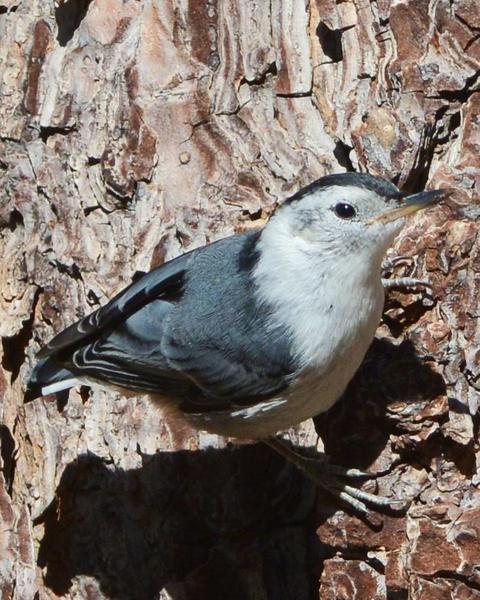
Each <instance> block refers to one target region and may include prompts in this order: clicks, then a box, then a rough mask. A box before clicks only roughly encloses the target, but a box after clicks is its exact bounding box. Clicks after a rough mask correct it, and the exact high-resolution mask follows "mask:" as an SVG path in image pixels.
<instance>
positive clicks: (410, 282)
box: [382, 256, 432, 290]
mask: <svg viewBox="0 0 480 600" xmlns="http://www.w3.org/2000/svg"><path fill="white" fill-rule="evenodd" d="M402 263H403V264H404V265H407V266H409V265H410V267H411V266H412V264H411V263H412V259H411V258H410V257H408V256H396V257H395V258H392V259H389V260H386V261H385V262H384V263H383V265H382V266H383V269H382V270H383V271H384V272H385V271H393V269H394V268H395V267H396V266H397V265H399V264H402ZM382 284H383V287H384V288H385V289H386V290H389V289H392V288H407V289H408V288H412V289H416V288H427V289H432V284H431V283H430V282H429V281H427V280H426V279H417V278H415V277H392V278H385V277H382Z"/></svg>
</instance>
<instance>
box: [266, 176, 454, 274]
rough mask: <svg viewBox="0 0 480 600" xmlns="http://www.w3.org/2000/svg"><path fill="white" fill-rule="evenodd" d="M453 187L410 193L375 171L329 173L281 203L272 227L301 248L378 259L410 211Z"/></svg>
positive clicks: (312, 252)
mask: <svg viewBox="0 0 480 600" xmlns="http://www.w3.org/2000/svg"><path fill="white" fill-rule="evenodd" d="M450 193H451V190H432V191H424V192H420V193H417V194H413V195H407V194H405V193H402V192H400V191H399V190H398V189H397V188H396V187H395V186H394V185H393V184H392V183H390V182H388V181H385V180H384V179H380V178H378V177H373V176H372V175H367V174H364V173H341V174H334V175H327V176H325V177H322V178H321V179H318V180H317V181H315V182H313V183H311V184H310V185H308V186H307V187H305V188H303V189H302V190H300V191H299V192H297V193H296V194H295V195H294V196H292V197H291V198H289V199H288V200H286V201H285V202H284V203H283V204H282V206H281V207H280V208H279V209H278V210H277V212H276V213H275V215H274V217H273V218H272V220H271V224H272V233H274V231H273V230H274V229H275V230H276V231H275V233H276V234H280V236H283V235H286V236H288V237H289V238H290V240H291V241H292V242H293V244H294V245H295V249H296V251H298V252H304V253H306V254H310V255H314V254H316V253H318V254H319V255H321V256H325V255H328V254H332V255H334V256H336V257H339V258H340V257H347V258H348V257H353V256H355V257H357V258H361V259H363V260H366V261H374V262H380V261H381V259H382V257H383V256H384V254H385V252H386V250H387V248H388V247H389V246H390V245H391V244H392V242H393V239H394V238H395V236H396V235H397V233H398V232H399V231H400V229H401V228H402V226H403V225H404V223H405V217H406V216H407V215H408V214H410V213H413V212H415V211H417V210H419V209H422V208H424V207H426V206H428V205H429V204H432V203H434V202H437V201H439V200H441V199H443V198H445V197H447V196H448V195H450ZM275 233H274V235H275ZM280 236H279V237H280Z"/></svg>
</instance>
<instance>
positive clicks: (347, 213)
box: [333, 202, 357, 219]
mask: <svg viewBox="0 0 480 600" xmlns="http://www.w3.org/2000/svg"><path fill="white" fill-rule="evenodd" d="M333 212H334V213H335V214H336V215H337V217H340V218H341V219H351V218H352V217H354V216H355V215H356V214H357V211H356V210H355V209H354V208H353V206H352V205H351V204H347V203H346V202H339V203H338V204H335V206H334V207H333Z"/></svg>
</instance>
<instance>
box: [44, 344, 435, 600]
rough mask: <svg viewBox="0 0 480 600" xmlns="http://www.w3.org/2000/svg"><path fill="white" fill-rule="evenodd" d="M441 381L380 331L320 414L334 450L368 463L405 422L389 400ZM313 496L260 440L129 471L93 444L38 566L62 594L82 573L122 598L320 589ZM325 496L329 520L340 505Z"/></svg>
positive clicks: (64, 489)
mask: <svg viewBox="0 0 480 600" xmlns="http://www.w3.org/2000/svg"><path fill="white" fill-rule="evenodd" d="M443 391H444V386H443V381H442V379H441V378H440V377H439V376H438V375H437V374H435V373H434V372H433V371H431V369H430V368H429V367H428V366H427V365H424V364H421V363H420V361H419V360H418V359H417V358H416V357H415V353H414V351H413V348H412V346H411V345H408V344H402V345H400V346H394V345H393V344H391V343H390V342H387V341H376V342H375V343H374V344H373V346H372V348H371V350H370V352H369V355H368V356H367V359H366V361H365V363H364V365H363V366H362V368H361V370H360V372H359V373H358V375H357V376H356V378H355V380H354V382H352V384H351V386H350V387H349V389H348V390H347V392H346V394H345V398H344V399H343V400H342V401H341V402H340V403H338V405H337V406H336V407H335V408H334V409H333V410H332V411H330V413H329V414H328V415H325V416H322V417H319V418H318V419H317V420H316V421H317V428H318V430H319V431H320V433H321V435H322V437H323V439H324V441H325V446H326V450H327V453H328V454H329V456H330V459H331V461H332V462H334V463H337V464H344V465H346V466H355V467H358V468H360V469H368V466H369V465H370V464H371V463H372V462H373V461H374V460H375V459H376V457H377V456H378V455H379V454H380V453H381V452H382V451H383V450H384V448H385V446H386V444H387V442H388V439H389V435H390V431H391V428H392V427H395V426H396V424H395V423H394V424H393V425H392V422H391V421H390V420H389V417H388V406H389V403H390V402H392V401H395V400H402V399H403V400H408V399H411V398H419V397H421V398H422V399H423V400H424V401H428V399H429V398H434V397H436V396H437V395H438V394H439V393H442V392H443ZM361 415H364V416H363V417H362V416H361ZM315 496H316V490H315V488H314V486H313V485H312V484H311V483H310V482H309V481H308V480H307V479H306V478H305V477H304V476H303V475H302V474H301V473H300V472H299V471H298V470H297V469H296V468H295V467H293V466H291V465H286V464H285V463H284V462H283V460H282V459H281V458H280V457H278V456H276V455H275V454H274V453H273V452H272V451H271V450H270V449H269V448H267V447H264V446H262V445H261V444H258V445H252V446H243V447H232V448H229V449H225V450H218V449H209V450H205V451H197V452H187V451H179V452H172V453H158V454H156V455H142V466H141V467H140V468H138V469H132V470H127V471H122V470H119V469H116V468H114V467H113V465H111V464H110V465H108V464H106V463H105V461H103V460H102V459H100V458H99V457H97V456H95V455H86V456H82V457H80V458H79V459H78V460H77V461H76V462H75V463H72V464H70V465H69V466H68V467H67V468H66V469H65V471H64V474H63V476H62V479H61V482H60V485H59V487H58V489H57V494H56V499H55V501H54V502H53V503H52V504H51V505H50V506H49V508H48V509H47V510H46V511H45V513H44V514H43V515H42V517H41V518H40V519H39V521H41V522H43V523H44V526H45V536H44V538H43V540H42V542H41V545H40V551H39V565H40V566H41V567H42V568H45V572H46V575H45V582H46V584H47V586H48V587H49V588H50V589H51V590H52V591H54V592H55V593H56V594H58V595H64V594H65V593H67V591H68V590H69V588H70V586H71V585H72V579H73V578H74V577H76V576H77V575H80V574H82V575H90V576H93V577H94V578H95V579H97V581H98V582H99V584H100V587H101V589H102V591H103V592H104V593H105V594H107V595H108V596H109V597H111V598H114V599H116V600H131V599H139V598H141V599H142V600H154V599H157V598H158V596H159V592H160V590H161V589H163V588H166V589H167V590H168V591H169V593H170V595H171V597H172V598H174V600H201V599H203V598H205V599H207V598H208V600H212V599H214V598H219V599H220V598H221V599H222V600H223V599H225V598H229V600H236V599H238V600H248V599H250V598H263V597H265V598H274V599H275V600H291V599H293V598H295V599H296V600H312V599H313V598H316V597H318V579H319V576H320V573H319V572H318V565H319V564H321V561H322V559H325V558H327V557H329V556H330V555H331V549H328V548H321V547H320V545H319V542H318V540H317V538H316V536H315V531H316V528H317V527H318V525H319V522H318V519H319V515H318V514H315V513H316V508H315ZM321 498H322V507H321V514H320V519H321V520H323V519H327V518H328V517H329V516H331V515H332V514H333V513H334V512H335V510H336V507H334V506H333V503H332V502H331V501H329V499H328V497H326V496H325V497H324V496H321ZM323 498H325V504H323ZM262 594H263V595H262Z"/></svg>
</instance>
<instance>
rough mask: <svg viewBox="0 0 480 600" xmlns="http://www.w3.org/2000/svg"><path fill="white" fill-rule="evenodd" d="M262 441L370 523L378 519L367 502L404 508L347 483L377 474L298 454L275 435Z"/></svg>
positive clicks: (386, 507)
mask: <svg viewBox="0 0 480 600" xmlns="http://www.w3.org/2000/svg"><path fill="white" fill-rule="evenodd" d="M265 443H266V444H267V445H268V446H270V447H271V448H272V449H273V450H275V451H276V452H278V453H279V454H281V455H282V456H283V457H284V458H286V459H287V460H288V461H289V462H291V463H293V464H294V465H295V466H296V467H298V468H299V469H300V470H301V471H302V472H303V473H305V475H307V477H308V478H309V479H311V480H312V481H313V482H314V483H315V484H316V485H318V486H319V487H321V488H322V489H324V490H325V491H327V492H328V493H329V494H331V495H332V496H334V497H335V498H338V499H339V500H341V501H342V502H343V503H344V504H347V505H348V506H349V507H350V508H352V509H353V510H354V511H356V512H358V513H360V514H362V515H363V516H364V517H365V518H366V519H367V520H368V521H369V522H370V523H372V524H373V525H378V519H377V518H376V517H375V516H374V515H373V514H372V511H371V510H370V509H369V508H368V506H367V504H369V505H371V506H372V507H374V508H375V509H376V510H380V511H385V510H394V511H399V512H400V511H404V510H405V509H406V508H407V507H408V504H409V502H408V501H405V500H396V499H392V498H386V497H384V496H379V495H377V494H372V493H370V492H365V491H364V490H362V489H360V488H358V487H354V486H352V485H350V484H349V483H348V481H349V480H351V479H356V480H358V479H370V480H371V479H375V478H376V477H378V476H380V475H381V473H373V474H372V473H365V472H364V471H360V470H358V469H346V468H344V467H340V466H338V465H332V464H330V463H328V462H327V461H326V460H322V459H320V458H310V457H305V456H302V455H301V454H298V453H297V452H295V451H294V450H292V448H291V447H290V446H288V445H287V444H285V443H284V442H282V441H281V440H279V439H277V438H272V439H269V440H267V441H266V442H265Z"/></svg>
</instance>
